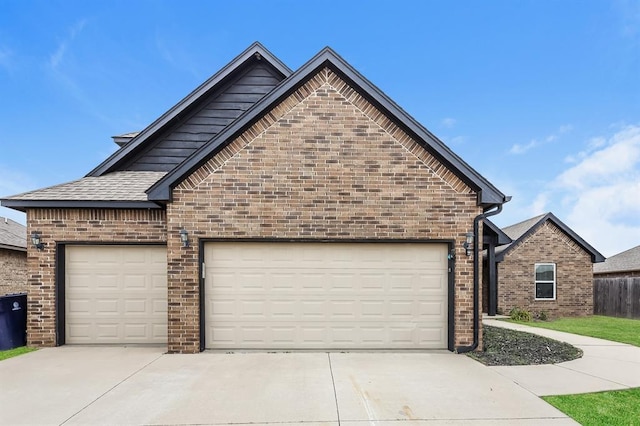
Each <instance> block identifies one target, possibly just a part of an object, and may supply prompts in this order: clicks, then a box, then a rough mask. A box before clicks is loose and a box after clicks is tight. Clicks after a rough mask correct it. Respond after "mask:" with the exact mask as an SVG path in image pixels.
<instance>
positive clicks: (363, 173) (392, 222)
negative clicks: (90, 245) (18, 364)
mask: <svg viewBox="0 0 640 426" xmlns="http://www.w3.org/2000/svg"><path fill="white" fill-rule="evenodd" d="M476 201H477V194H476V193H474V192H473V191H471V190H470V188H469V187H468V186H467V185H466V184H464V183H463V182H462V181H461V180H460V179H458V178H457V177H456V176H455V175H454V174H453V173H452V172H451V171H449V170H448V169H446V168H445V167H444V166H443V165H442V164H441V163H440V162H439V161H437V160H436V159H435V158H434V157H433V156H432V155H430V154H429V153H428V152H427V151H425V150H424V149H423V148H422V147H421V146H419V145H418V144H417V143H416V142H415V141H414V140H412V139H411V137H409V136H408V135H407V134H406V133H405V132H403V131H402V130H401V129H400V128H398V127H397V126H396V125H395V124H393V123H392V122H391V121H390V120H389V119H388V118H386V117H385V116H384V115H382V114H381V113H380V112H379V111H378V110H377V109H376V108H374V107H373V106H372V105H371V104H370V103H369V102H367V101H366V100H365V99H364V98H362V97H361V96H360V95H359V94H358V93H356V92H355V91H354V90H353V89H352V88H351V87H349V86H348V85H347V84H346V83H345V82H344V81H342V80H341V79H340V78H339V77H338V76H337V75H336V74H334V73H333V72H332V71H330V70H328V69H324V70H321V71H320V72H319V73H318V74H317V75H315V76H312V78H311V79H310V80H309V81H308V82H307V83H306V84H304V85H303V86H302V87H301V88H299V89H298V90H297V91H295V92H294V93H293V94H291V95H290V96H289V97H288V98H286V99H285V100H284V101H282V102H281V103H280V104H279V105H278V106H276V107H275V108H274V109H273V110H272V111H271V112H268V113H267V114H265V115H264V116H263V118H262V119H261V120H260V121H258V122H257V123H255V124H254V125H253V126H252V127H251V128H250V129H248V130H247V131H245V132H244V133H243V134H242V135H240V136H239V137H238V138H237V139H236V140H234V141H232V142H231V143H230V144H229V145H228V146H227V147H225V148H224V149H223V150H222V151H220V152H219V153H218V154H217V155H216V156H214V157H213V158H211V159H210V160H209V161H208V162H207V163H205V164H204V165H203V166H202V167H200V168H199V169H198V170H196V171H195V172H194V173H193V174H192V175H191V176H190V177H188V178H187V179H186V180H184V181H183V182H182V183H181V184H179V185H178V186H177V187H176V188H175V189H174V190H173V201H172V202H171V203H170V204H169V205H168V206H167V218H168V241H167V247H168V258H169V259H168V285H169V342H170V343H169V351H170V352H196V351H198V350H199V347H198V346H199V325H198V318H199V316H198V312H199V311H198V309H199V302H198V244H196V240H197V239H201V238H205V239H206V238H229V239H233V238H245V239H263V238H280V239H290V240H295V239H309V240H365V239H374V240H398V239H424V240H446V241H454V242H455V247H456V255H457V262H456V268H455V271H456V273H455V292H456V297H455V318H456V320H455V344H456V345H468V344H470V343H471V341H472V330H473V328H472V318H473V297H472V296H473V294H472V279H473V273H472V269H473V267H472V257H467V256H465V255H464V250H463V249H462V248H461V242H462V241H463V240H464V238H465V234H466V233H467V232H469V231H470V230H471V229H472V227H473V218H474V217H475V216H476V215H477V214H479V213H480V212H481V208H480V207H478V206H477V203H476ZM183 227H184V228H185V229H186V230H187V231H188V232H189V234H190V235H191V236H192V237H193V238H192V240H193V241H192V244H191V247H188V248H183V247H181V244H180V240H179V231H180V229H182V228H183Z"/></svg>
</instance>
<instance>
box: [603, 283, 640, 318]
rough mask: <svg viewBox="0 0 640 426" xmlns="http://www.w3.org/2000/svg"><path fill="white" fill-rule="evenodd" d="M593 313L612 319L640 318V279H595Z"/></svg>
mask: <svg viewBox="0 0 640 426" xmlns="http://www.w3.org/2000/svg"><path fill="white" fill-rule="evenodd" d="M593 313H594V314H596V315H606V316H610V317H623V318H640V277H633V278H595V279H594V280H593Z"/></svg>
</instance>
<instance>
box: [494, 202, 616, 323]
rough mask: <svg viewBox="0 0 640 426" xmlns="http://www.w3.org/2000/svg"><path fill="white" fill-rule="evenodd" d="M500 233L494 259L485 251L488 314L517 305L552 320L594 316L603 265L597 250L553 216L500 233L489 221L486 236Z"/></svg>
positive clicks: (506, 312) (543, 215) (518, 224)
mask: <svg viewBox="0 0 640 426" xmlns="http://www.w3.org/2000/svg"><path fill="white" fill-rule="evenodd" d="M498 231H500V232H501V233H502V236H501V237H500V243H499V244H494V246H493V247H491V249H494V250H495V255H494V256H493V259H492V256H491V254H490V253H487V254H486V256H485V261H484V263H485V266H484V268H483V269H484V270H485V271H486V272H485V274H484V280H483V281H484V286H483V291H484V297H485V298H486V299H487V301H486V303H484V308H485V309H486V310H485V312H488V313H489V315H495V314H496V311H501V312H503V313H505V314H508V313H509V311H510V310H511V309H513V308H515V307H518V308H521V309H526V310H528V311H529V312H531V313H532V314H533V315H539V314H540V313H541V312H544V313H545V314H546V315H548V316H549V317H550V318H554V317H564V316H581V315H591V314H593V264H594V263H597V262H603V261H604V257H603V256H602V255H601V254H600V253H599V252H598V251H597V250H596V249H594V248H593V247H592V246H591V245H589V244H588V243H587V242H586V241H585V240H584V239H582V238H581V237H580V236H579V235H578V234H576V233H575V232H574V231H573V230H571V229H570V228H569V227H568V226H567V225H565V224H564V223H562V222H561V221H560V220H559V219H558V218H557V217H556V216H554V215H553V214H552V213H546V214H542V215H539V216H536V217H534V218H531V219H528V220H525V221H523V222H520V223H517V224H515V225H511V226H507V227H506V228H502V229H501V230H499V229H497V227H496V226H495V225H494V224H493V223H489V221H487V223H486V225H485V234H487V235H491V234H496V233H497V232H498ZM505 237H506V238H505ZM485 238H486V236H485ZM508 240H511V241H508ZM496 241H497V240H496ZM485 244H486V243H485ZM491 268H493V269H494V272H493V273H490V272H489V271H490V270H491ZM492 281H493V282H492Z"/></svg>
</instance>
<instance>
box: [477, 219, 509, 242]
mask: <svg viewBox="0 0 640 426" xmlns="http://www.w3.org/2000/svg"><path fill="white" fill-rule="evenodd" d="M482 223H483V225H484V226H483V229H482V232H483V235H485V234H489V233H492V234H494V235H495V236H496V238H497V240H498V242H497V244H496V246H503V245H505V244H509V243H511V242H512V241H513V240H512V239H511V238H510V237H509V236H508V235H507V234H506V233H505V232H504V231H503V230H502V229H500V228H498V226H497V225H496V224H495V223H493V222H491V221H490V220H489V219H484V220H483V221H482Z"/></svg>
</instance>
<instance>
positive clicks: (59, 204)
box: [0, 199, 163, 212]
mask: <svg viewBox="0 0 640 426" xmlns="http://www.w3.org/2000/svg"><path fill="white" fill-rule="evenodd" d="M0 205H2V206H3V207H8V208H10V209H13V210H18V211H22V212H24V211H26V209H46V208H51V209H55V208H67V209H161V208H163V206H162V205H160V204H157V203H154V202H152V201H121V200H119V201H104V200H16V199H4V200H0Z"/></svg>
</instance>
